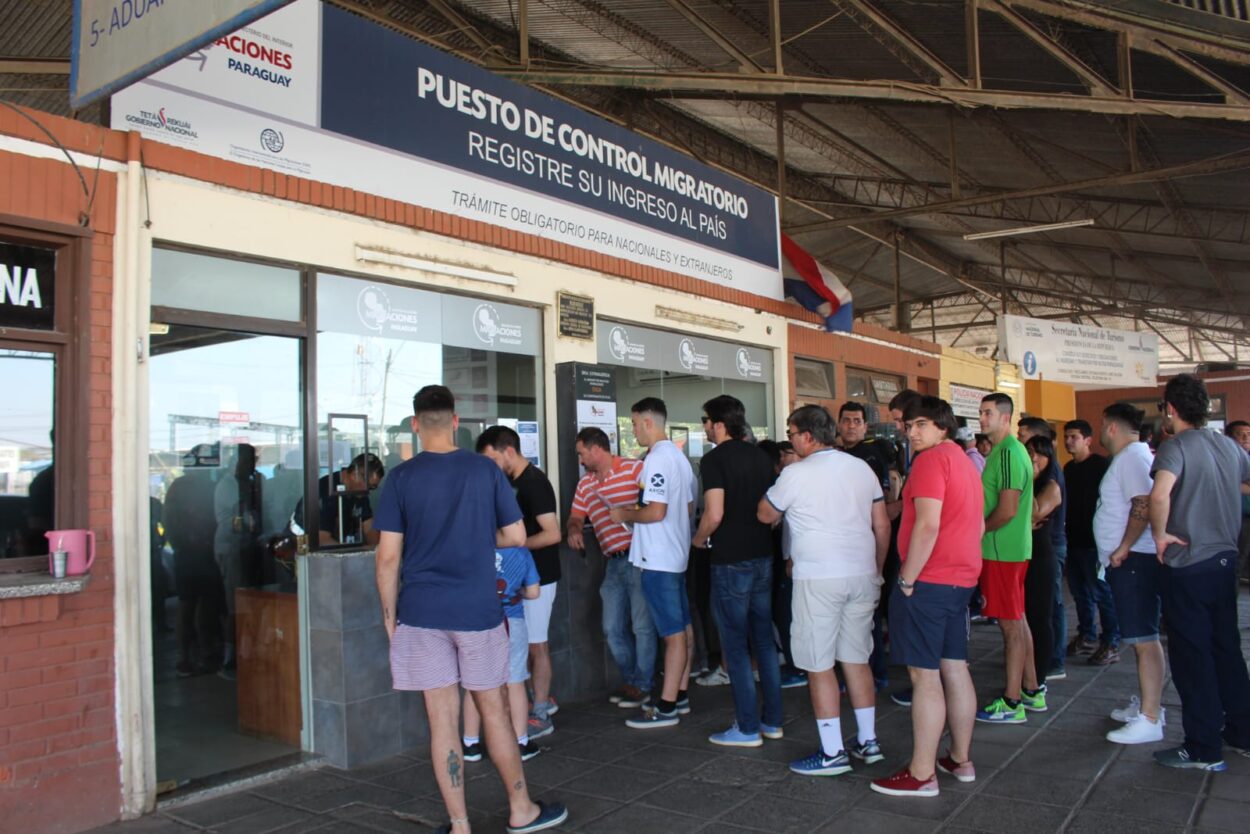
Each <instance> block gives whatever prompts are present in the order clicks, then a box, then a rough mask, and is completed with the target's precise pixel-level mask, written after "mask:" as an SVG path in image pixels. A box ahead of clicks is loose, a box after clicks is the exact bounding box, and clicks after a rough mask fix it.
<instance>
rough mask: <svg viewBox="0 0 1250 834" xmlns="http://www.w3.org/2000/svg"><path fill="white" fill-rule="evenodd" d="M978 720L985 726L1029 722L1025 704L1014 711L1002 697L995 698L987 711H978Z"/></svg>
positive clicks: (1021, 704)
mask: <svg viewBox="0 0 1250 834" xmlns="http://www.w3.org/2000/svg"><path fill="white" fill-rule="evenodd" d="M977 720H978V721H980V722H982V723H985V724H1023V723H1024V722H1025V721H1027V720H1028V716H1027V715H1025V713H1024V704H1023V702H1022V703H1020V704H1019V705H1018V706H1016V707H1015V708H1014V709H1013V708H1012V707H1009V706H1007V701H1006V700H1004V699H1003V698H1002V697H998V698H995V699H994V700H993V701H992V702H991V703H990V705H989V706H987V707H986V708H985V709H982V710H977Z"/></svg>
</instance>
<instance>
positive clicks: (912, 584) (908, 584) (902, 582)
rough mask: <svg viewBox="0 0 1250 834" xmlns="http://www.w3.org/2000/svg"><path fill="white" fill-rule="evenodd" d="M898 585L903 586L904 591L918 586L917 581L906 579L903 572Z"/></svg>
mask: <svg viewBox="0 0 1250 834" xmlns="http://www.w3.org/2000/svg"><path fill="white" fill-rule="evenodd" d="M898 586H899V587H900V588H902V589H903V590H904V591H910V590H911V589H912V588H914V587H916V583H915V582H908V581H907V580H906V579H904V578H903V575H902V574H899V577H898Z"/></svg>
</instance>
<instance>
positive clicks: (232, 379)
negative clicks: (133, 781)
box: [148, 324, 304, 789]
mask: <svg viewBox="0 0 1250 834" xmlns="http://www.w3.org/2000/svg"><path fill="white" fill-rule="evenodd" d="M153 330H154V333H153V336H152V339H151V346H152V347H151V352H152V359H151V364H150V369H151V370H150V380H149V390H150V394H149V397H150V402H149V406H150V411H149V414H150V423H149V425H150V431H151V437H150V449H151V451H150V459H149V484H148V487H149V496H150V497H149V500H150V505H151V517H152V553H151V559H152V569H153V571H154V572H155V573H156V575H158V576H160V577H162V578H163V579H164V580H166V581H165V582H164V583H163V587H164V588H166V589H167V591H166V592H165V593H164V594H163V595H161V596H162V598H159V599H157V598H154V599H153V609H154V610H153V614H154V619H155V621H156V623H155V628H154V632H153V633H154V637H153V644H154V645H153V649H154V651H153V663H154V670H153V671H154V674H153V679H154V684H155V694H156V768H157V776H158V780H159V781H160V782H161V787H162V788H165V789H168V788H170V787H174V786H177V785H181V784H185V783H186V782H188V781H190V780H193V779H200V778H203V777H207V776H212V775H215V774H220V773H223V772H226V771H235V770H238V769H240V768H245V767H249V766H253V765H257V764H260V763H263V762H267V761H270V760H273V759H275V758H278V757H281V756H284V755H289V754H293V753H298V752H299V745H300V729H301V724H302V715H301V706H300V705H301V687H300V674H299V623H298V606H297V602H296V600H297V594H296V585H295V576H294V573H293V565H292V563H291V562H290V561H289V559H288V558H287V556H288V555H289V554H287V553H286V552H285V551H284V550H283V548H281V547H280V546H279V543H280V542H281V541H282V539H283V538H284V537H285V535H286V534H287V532H288V524H289V521H290V519H291V517H292V514H293V513H294V511H295V509H296V506H297V505H298V504H299V502H300V499H301V497H302V495H303V484H304V444H303V419H302V414H303V398H302V391H301V383H300V349H301V348H300V346H301V340H300V339H297V338H289V337H283V336H274V335H261V334H256V333H248V332H240V331H235V330H226V329H215V328H209V327H191V326H186V325H178V324H172V325H154V328H153Z"/></svg>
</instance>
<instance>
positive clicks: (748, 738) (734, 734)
mask: <svg viewBox="0 0 1250 834" xmlns="http://www.w3.org/2000/svg"><path fill="white" fill-rule="evenodd" d="M707 740H708V741H710V742H712V743H713V744H719V745H721V746H722V747H763V746H764V739H762V738H760V734H759V733H744V732H742V731H741V730H739V729H738V724H737V723H736V722H735V723H734V725H733V726H732V727H730V728H729V729H728V730H725V731H724V732H723V733H712V734H711V735H710V736H708V737H707Z"/></svg>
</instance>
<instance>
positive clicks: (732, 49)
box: [665, 0, 764, 72]
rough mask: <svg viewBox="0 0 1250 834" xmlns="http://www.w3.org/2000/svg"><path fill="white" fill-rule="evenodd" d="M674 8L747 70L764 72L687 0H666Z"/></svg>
mask: <svg viewBox="0 0 1250 834" xmlns="http://www.w3.org/2000/svg"><path fill="white" fill-rule="evenodd" d="M665 2H666V3H668V4H669V5H670V6H672V7H673V10H674V11H676V12H677V13H678V14H680V15H681V16H682V17H684V18H686V20H688V21H690V22H691V23H692V24H694V26H695V27H696V28H697V29H698V30H699V31H700V32H702V33H703V34H705V35H707V37H708V39H709V40H711V41H712V43H714V44H716V45H717V46H718V47H720V49H721V51H722V52H724V53H725V54H726V55H728V56H729V57H730V58H733V59H734V60H735V61H737V62H738V65H739V66H740V67H741V68H742V69H743V70H745V71H746V72H763V71H764V68H763V67H761V66H760V65H759V64H758V63H756V61H755V59H754V58H752V57H751V56H750V55H748V54H746V53H745V52H743V51H742V50H741V49H739V48H738V47H737V46H736V45H735V44H734V42H733V41H731V40H730V39H729V38H727V37H725V36H724V35H723V34H721V32H720V30H718V29H717V28H716V27H715V26H713V25H712V24H711V23H710V22H708V20H707V18H705V17H704V16H703V15H701V14H699V13H698V12H697V11H695V10H694V9H693V8H691V6H690V4H689V3H687V2H686V0H665Z"/></svg>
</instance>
